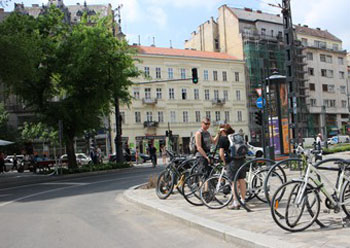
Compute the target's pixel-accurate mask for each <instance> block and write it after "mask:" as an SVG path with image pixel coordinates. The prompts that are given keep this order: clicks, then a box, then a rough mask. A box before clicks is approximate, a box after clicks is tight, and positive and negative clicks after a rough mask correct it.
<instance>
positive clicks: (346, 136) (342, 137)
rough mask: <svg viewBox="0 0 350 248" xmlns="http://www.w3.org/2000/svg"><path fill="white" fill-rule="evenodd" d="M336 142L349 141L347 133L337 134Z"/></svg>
mask: <svg viewBox="0 0 350 248" xmlns="http://www.w3.org/2000/svg"><path fill="white" fill-rule="evenodd" d="M338 142H339V143H349V142H350V137H349V135H338Z"/></svg>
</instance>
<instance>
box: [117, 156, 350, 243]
mask: <svg viewBox="0 0 350 248" xmlns="http://www.w3.org/2000/svg"><path fill="white" fill-rule="evenodd" d="M337 155H338V157H339V155H340V154H337ZM341 155H343V156H344V155H345V156H344V157H347V158H348V157H350V153H349V152H347V153H343V154H341ZM327 157H328V158H329V157H333V156H327ZM334 157H335V156H334ZM288 178H289V177H288ZM124 195H125V197H126V198H128V199H129V200H131V201H133V202H134V203H136V204H138V205H139V206H141V207H143V208H147V209H149V210H151V211H155V212H158V213H161V214H163V215H166V216H167V217H169V218H172V219H175V220H177V221H180V222H182V223H184V224H186V225H188V226H190V227H193V228H198V229H201V230H203V231H206V232H208V233H210V234H213V235H215V236H217V237H220V238H222V239H224V240H226V241H227V242H232V243H233V244H235V246H239V247H276V248H277V247H278V248H281V247H282V248H288V247H314V248H316V247H317V248H320V247H327V248H330V247H342V248H344V247H350V239H349V231H350V230H349V228H343V227H342V221H341V220H342V217H343V216H345V215H344V214H343V213H342V212H341V213H339V214H334V213H331V214H326V213H323V209H324V208H325V207H324V205H325V203H324V200H323V201H322V202H321V213H320V216H319V218H320V219H321V220H322V221H327V222H328V223H331V225H330V226H329V227H327V228H322V229H321V228H320V227H319V226H318V225H317V224H314V225H313V226H311V227H310V228H309V229H307V230H306V231H303V232H298V233H290V232H287V231H284V230H282V229H280V228H279V227H278V226H277V224H276V223H275V222H274V221H273V219H272V217H271V213H270V208H269V207H268V205H266V204H264V203H261V202H259V201H258V200H255V199H254V200H253V201H251V202H249V204H250V206H251V209H252V210H253V212H250V213H248V212H246V211H245V210H243V209H241V210H229V209H227V208H223V209H219V210H214V209H208V208H207V207H206V206H200V207H196V206H192V205H190V204H189V203H187V201H185V200H184V198H183V197H182V195H180V194H179V193H178V192H177V191H176V192H175V193H174V194H172V195H170V197H169V198H168V199H166V200H160V199H159V198H158V197H157V196H156V193H155V189H149V190H146V189H138V187H137V186H136V187H134V188H131V189H129V190H127V191H125V192H124Z"/></svg>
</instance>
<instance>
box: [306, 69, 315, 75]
mask: <svg viewBox="0 0 350 248" xmlns="http://www.w3.org/2000/svg"><path fill="white" fill-rule="evenodd" d="M307 71H308V73H309V75H310V76H313V75H314V68H311V67H309V68H307Z"/></svg>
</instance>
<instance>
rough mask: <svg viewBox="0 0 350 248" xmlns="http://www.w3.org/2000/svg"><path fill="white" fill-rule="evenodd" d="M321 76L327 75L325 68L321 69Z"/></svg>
mask: <svg viewBox="0 0 350 248" xmlns="http://www.w3.org/2000/svg"><path fill="white" fill-rule="evenodd" d="M321 76H322V77H327V70H326V69H321Z"/></svg>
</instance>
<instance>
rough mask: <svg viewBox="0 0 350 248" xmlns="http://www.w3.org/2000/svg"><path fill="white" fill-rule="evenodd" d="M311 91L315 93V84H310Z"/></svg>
mask: <svg viewBox="0 0 350 248" xmlns="http://www.w3.org/2000/svg"><path fill="white" fill-rule="evenodd" d="M309 89H310V91H315V84H312V83H309Z"/></svg>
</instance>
